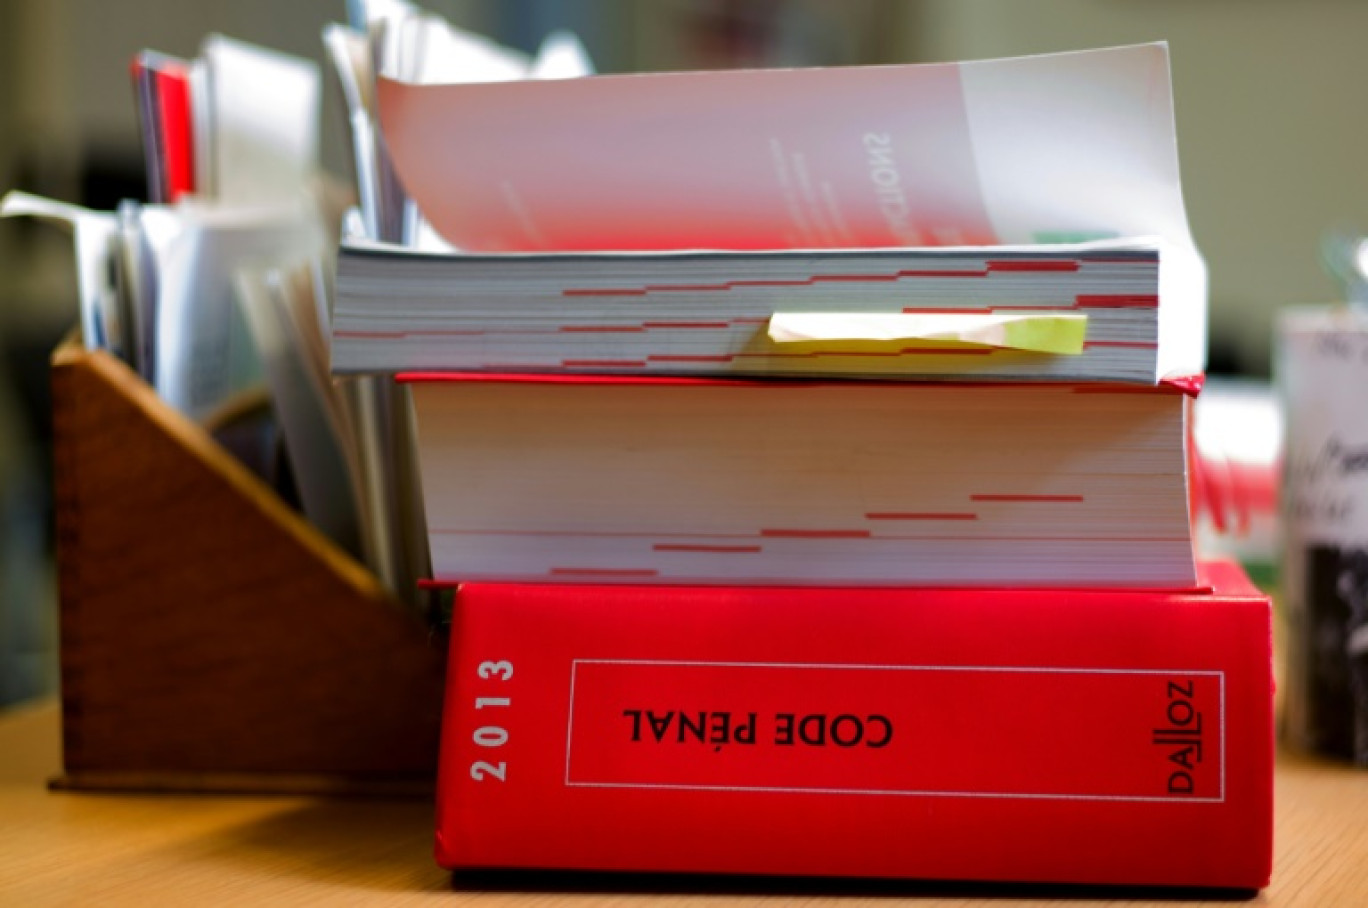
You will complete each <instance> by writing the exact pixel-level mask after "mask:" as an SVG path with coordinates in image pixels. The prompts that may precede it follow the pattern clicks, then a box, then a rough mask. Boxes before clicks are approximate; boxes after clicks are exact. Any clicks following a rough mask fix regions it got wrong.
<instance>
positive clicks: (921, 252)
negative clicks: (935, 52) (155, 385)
mask: <svg viewBox="0 0 1368 908" xmlns="http://www.w3.org/2000/svg"><path fill="white" fill-rule="evenodd" d="M1167 72H1168V70H1167V52H1166V49H1165V48H1164V47H1163V46H1162V45H1151V46H1143V47H1133V48H1122V49H1117V50H1112V51H1103V52H1088V53H1081V54H1065V55H1058V56H1052V57H1043V58H1025V59H1017V60H1006V61H987V62H982V63H973V64H948V65H936V66H915V67H879V68H874V69H855V70H815V71H804V70H792V71H782V72H758V73H712V74H693V75H659V76H630V77H595V78H588V79H578V80H567V81H564V82H544V83H537V84H533V83H524V82H510V83H501V84H491V85H450V86H415V85H406V84H403V83H398V82H391V81H388V80H383V79H382V80H381V81H380V85H379V87H378V96H379V98H380V105H381V111H380V112H381V119H382V122H383V124H384V129H385V140H386V143H387V146H388V148H389V151H390V153H391V155H392V156H393V160H394V163H395V166H396V169H397V171H398V173H399V176H400V177H401V179H402V180H403V182H404V184H405V186H406V188H407V189H408V190H409V192H410V193H411V194H412V196H413V197H414V198H415V200H416V201H417V202H418V205H419V207H420V208H421V209H422V211H423V214H424V216H425V217H426V218H427V219H428V220H429V221H430V222H431V223H432V225H433V226H434V227H435V228H436V229H438V230H439V231H441V233H442V235H443V236H444V237H445V238H446V239H447V240H448V241H450V242H452V243H457V244H460V246H461V250H460V251H455V250H450V251H439V252H433V251H428V252H414V251H404V250H399V249H397V248H394V247H387V246H384V245H381V244H376V243H368V242H352V243H345V244H344V246H343V249H342V252H341V256H340V263H339V276H338V295H337V305H336V310H335V312H334V319H333V356H334V362H333V365H334V369H335V370H338V371H344V372H345V371H392V372H399V373H403V374H402V375H401V379H402V380H405V381H408V382H410V383H411V384H412V386H413V399H414V404H415V408H416V413H417V423H418V430H419V455H420V460H421V467H422V476H423V487H424V499H425V507H426V513H427V520H428V529H429V539H430V545H431V552H432V563H433V568H434V575H435V582H436V583H438V584H445V585H451V586H454V587H455V588H456V593H455V597H454V600H455V602H454V610H453V617H452V629H451V631H452V642H451V647H452V648H451V661H450V668H449V671H450V682H449V683H450V687H449V690H448V696H447V701H446V706H445V722H444V730H443V754H442V776H441V782H440V792H439V797H438V829H437V856H438V859H439V861H440V862H441V863H442V864H443V865H444V866H447V867H452V868H477V867H478V868H547V869H580V870H633V871H640V870H649V871H686V872H717V873H748V874H756V873H759V874H804V875H833V876H843V875H858V876H872V877H903V878H907V877H911V878H928V879H968V880H997V881H1043V882H1062V883H1107V884H1141V885H1170V886H1214V887H1233V888H1242V889H1253V888H1258V887H1261V886H1263V885H1264V884H1265V883H1266V882H1267V880H1268V875H1269V871H1270V864H1271V817H1272V740H1273V735H1272V696H1271V685H1272V677H1271V658H1270V652H1271V648H1270V611H1269V603H1268V600H1267V599H1266V598H1265V597H1264V596H1262V595H1261V594H1260V593H1258V591H1257V590H1255V589H1254V588H1253V587H1252V586H1251V585H1250V584H1249V583H1248V581H1247V580H1246V579H1245V578H1244V577H1243V575H1242V574H1241V573H1240V572H1239V570H1238V568H1236V567H1234V566H1233V565H1228V564H1204V563H1201V562H1200V561H1198V560H1197V559H1196V558H1195V556H1194V549H1193V539H1192V533H1191V523H1190V515H1189V498H1190V496H1189V486H1190V481H1189V480H1190V477H1189V471H1190V464H1189V461H1188V438H1189V427H1188V417H1189V413H1190V411H1191V397H1192V395H1193V394H1195V393H1196V391H1197V389H1198V387H1199V385H1200V382H1199V380H1198V379H1196V378H1195V376H1197V375H1198V374H1199V373H1200V367H1201V361H1200V350H1201V346H1202V331H1203V324H1202V314H1203V306H1204V296H1205V286H1204V278H1203V272H1202V270H1201V266H1200V259H1199V258H1198V257H1197V256H1196V253H1195V252H1194V251H1193V250H1192V247H1191V241H1190V237H1189V236H1188V234H1187V227H1186V220H1185V216H1184V215H1183V212H1182V202H1181V194H1180V192H1179V189H1178V181H1177V161H1176V151H1175V146H1174V143H1173V136H1172V111H1171V101H1170V93H1169V87H1168V82H1167ZM646 120H649V124H645V121H646ZM647 125H649V128H650V129H651V130H652V131H651V133H650V135H648V136H639V135H637V132H638V130H641V129H645V128H647ZM932 127H934V128H932ZM537 136H541V139H540V140H537ZM548 137H550V138H548ZM733 164H734V166H732V165H733ZM605 170H607V171H611V172H612V175H613V177H612V179H611V180H607V179H605V178H604V176H603V173H602V172H603V171H605ZM966 171H967V172H966ZM1063 240H1068V241H1069V242H1059V241H1063ZM913 247H915V248H913ZM605 250H611V251H605ZM661 250H665V251H661ZM1194 351H1196V352H1195V354H1194Z"/></svg>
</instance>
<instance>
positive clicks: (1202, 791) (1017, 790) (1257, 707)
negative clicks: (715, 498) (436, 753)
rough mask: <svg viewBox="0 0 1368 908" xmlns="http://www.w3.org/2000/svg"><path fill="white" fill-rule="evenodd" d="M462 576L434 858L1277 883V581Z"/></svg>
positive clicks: (471, 863)
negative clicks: (1260, 587)
mask: <svg viewBox="0 0 1368 908" xmlns="http://www.w3.org/2000/svg"><path fill="white" fill-rule="evenodd" d="M1202 577H1203V581H1204V583H1205V584H1206V585H1207V588H1206V589H1205V590H1203V591H1200V592H1185V593H1174V592H1140V591H1127V592H1117V591H1080V590H1061V591H1044V590H1033V591H1012V590H965V589H945V590H934V589H915V590H914V589H904V590H886V589H885V590H875V589H814V588H778V587H775V588H754V589H743V588H735V587H707V588H705V587H650V588H642V587H623V586H612V587H592V586H557V585H498V584H469V585H465V586H461V587H460V588H459V589H458V590H457V593H456V597H455V606H454V612H453V618H452V649H451V653H452V658H451V660H450V663H449V668H448V671H449V682H448V685H449V686H448V691H447V699H446V706H445V719H444V725H443V741H442V755H441V774H440V779H439V786H438V810H437V846H436V853H437V860H438V862H439V863H440V864H442V865H443V866H444V867H447V868H451V869H457V868H540V869H562V870H564V869H574V870H610V871H611V870H621V871H668V872H706V873H746V874H802V875H822V876H867V877H899V878H924V879H953V880H993V881H1018V882H1057V883H1084V884H1126V885H1163V886H1211V887H1229V888H1241V889H1254V888H1260V887H1262V886H1264V885H1266V884H1267V882H1268V879H1269V874H1270V869H1271V864H1272V821H1273V675H1272V644H1271V615H1270V611H1271V610H1270V603H1269V600H1268V599H1267V598H1266V597H1265V596H1263V595H1262V594H1260V593H1259V592H1258V591H1257V590H1256V589H1255V588H1254V587H1253V586H1251V585H1250V583H1249V582H1248V580H1246V579H1245V577H1244V576H1243V574H1241V572H1240V571H1239V569H1238V568H1237V567H1235V566H1234V565H1230V564H1208V565H1204V566H1203V572H1202Z"/></svg>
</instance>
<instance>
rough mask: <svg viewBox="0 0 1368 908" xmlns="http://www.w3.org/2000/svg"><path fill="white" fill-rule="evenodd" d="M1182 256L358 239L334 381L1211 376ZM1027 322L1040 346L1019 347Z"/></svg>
mask: <svg viewBox="0 0 1368 908" xmlns="http://www.w3.org/2000/svg"><path fill="white" fill-rule="evenodd" d="M1170 254H1172V255H1174V256H1175V257H1176V259H1175V261H1173V262H1171V261H1170V260H1169V258H1168V255H1170ZM1182 255H1183V253H1182V252H1181V251H1180V250H1176V249H1173V248H1172V247H1166V246H1164V245H1163V244H1161V243H1158V242H1156V241H1153V240H1150V241H1145V240H1138V241H1133V242H1107V243H1093V244H1082V245H1056V246H1034V247H972V248H969V247H957V248H944V249H937V248H919V249H878V250H871V249H862V250H852V249H814V250H787V251H773V252H738V251H723V252H718V251H714V252H702V251H690V252H655V253H650V252H602V253H566V252H553V253H525V254H511V253H507V254H474V253H429V252H417V251H412V250H407V249H404V248H402V247H399V246H392V245H382V244H374V243H361V242H353V243H344V244H343V246H342V250H341V255H340V258H339V261H338V289H337V303H336V307H335V310H334V314H333V319H334V320H333V334H332V337H333V347H332V349H333V368H334V369H335V370H337V371H342V372H354V371H359V372H395V371H408V370H420V371H428V370H431V371H438V370H457V371H486V372H536V373H575V372H606V373H618V374H628V375H630V374H735V375H809V374H819V375H833V376H846V377H852V376H853V377H869V376H885V377H900V378H919V379H929V378H946V377H954V378H973V379H975V380H980V379H996V380H1023V379H1026V380H1031V379H1039V380H1060V381H1125V382H1137V383H1143V384H1155V383H1156V382H1157V381H1159V380H1160V379H1162V378H1163V377H1165V376H1166V375H1171V374H1175V373H1177V374H1181V373H1191V372H1193V371H1197V370H1199V369H1200V362H1198V361H1194V360H1192V359H1191V358H1190V357H1187V356H1186V354H1185V353H1184V348H1185V346H1186V345H1184V344H1177V345H1175V343H1174V342H1173V341H1172V339H1171V335H1173V334H1174V333H1175V332H1178V333H1182V332H1184V331H1185V332H1186V333H1187V334H1191V333H1192V332H1194V331H1197V330H1199V329H1198V328H1197V327H1196V326H1195V325H1194V319H1198V320H1199V319H1200V315H1201V311H1202V296H1201V291H1202V284H1201V282H1200V280H1195V281H1194V280H1189V281H1187V282H1182V281H1170V282H1169V286H1168V287H1167V288H1166V289H1167V291H1168V292H1167V293H1161V288H1160V283H1161V281H1160V273H1161V269H1168V268H1175V269H1177V268H1182V267H1185V266H1189V267H1190V265H1191V262H1190V261H1183V260H1182ZM1175 262H1176V263H1175ZM1199 273H1200V272H1198V274H1199ZM871 318H877V319H880V320H882V321H881V323H880V324H878V325H877V326H876V325H874V324H873V323H872V322H871V321H870V320H871ZM1014 324H1018V325H1027V326H1030V327H1031V328H1032V329H1037V330H1033V331H1031V332H1026V333H1023V334H1021V335H1019V336H1013V335H1012V334H1011V330H1012V329H1011V328H1010V327H1008V326H1010V325H1014ZM789 325H796V326H797V333H795V332H794V331H792V330H790V331H789V332H788V333H787V334H783V333H781V332H783V331H784V329H785V328H786V327H787V326H789ZM1042 325H1044V326H1045V327H1046V329H1047V331H1046V332H1044V333H1042V332H1041V331H1040V330H1038V329H1039V328H1040V327H1041V326H1042ZM1061 325H1062V326H1063V327H1064V328H1065V330H1067V329H1069V328H1070V327H1076V329H1077V343H1076V344H1074V346H1073V347H1072V348H1065V347H1061V346H1058V345H1055V344H1054V339H1055V338H1056V337H1057V336H1058V334H1057V333H1056V334H1050V333H1048V331H1049V329H1051V328H1053V327H1058V326H1061ZM995 328H996V329H998V334H997V335H995V336H994V335H992V334H990V333H989V332H991V331H992V330H993V329H995ZM975 332H977V333H975ZM1165 333H1167V334H1169V335H1170V337H1169V338H1166V337H1164V335H1165ZM1066 342H1067V339H1066Z"/></svg>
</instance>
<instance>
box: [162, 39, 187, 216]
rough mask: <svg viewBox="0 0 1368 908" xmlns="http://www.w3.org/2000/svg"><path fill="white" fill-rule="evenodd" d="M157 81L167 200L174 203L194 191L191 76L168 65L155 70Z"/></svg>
mask: <svg viewBox="0 0 1368 908" xmlns="http://www.w3.org/2000/svg"><path fill="white" fill-rule="evenodd" d="M156 78H157V99H158V104H159V109H158V114H159V118H160V123H161V130H162V134H161V139H162V151H163V154H164V155H165V160H164V161H163V166H164V168H165V174H166V191H167V198H168V200H169V201H173V202H174V201H176V200H177V199H179V198H180V197H181V196H183V195H187V194H192V193H194V191H195V145H194V136H193V135H192V133H191V128H192V123H193V119H194V118H193V116H192V114H191V111H190V73H189V72H188V70H187V69H186V67H184V66H180V65H175V64H167V65H165V66H163V67H162V68H160V69H158V70H157V77H156Z"/></svg>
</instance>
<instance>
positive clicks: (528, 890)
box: [0, 704, 1368, 908]
mask: <svg viewBox="0 0 1368 908" xmlns="http://www.w3.org/2000/svg"><path fill="white" fill-rule="evenodd" d="M58 748H59V743H58V713H57V707H56V706H55V705H54V704H42V705H39V706H35V707H28V708H24V709H20V710H17V711H13V712H10V713H6V714H0V905H16V906H17V905H24V906H29V905H47V904H63V905H66V904H98V905H122V904H137V905H145V904H173V905H174V904H195V905H218V904H262V903H271V902H278V903H286V904H305V903H327V904H335V903H341V904H348V905H351V904H376V905H410V904H419V903H428V904H441V905H448V906H449V905H462V906H466V905H473V904H477V903H478V904H479V905H481V906H486V905H488V906H504V905H509V906H513V905H517V906H528V908H532V906H536V908H571V906H609V905H612V906H623V908H629V906H631V905H633V904H635V903H639V902H640V903H644V902H646V901H647V899H646V898H645V897H644V895H643V894H644V893H652V895H651V898H650V905H651V906H653V908H680V906H695V905H697V906H704V905H707V906H716V905H717V904H718V903H719V901H721V900H723V899H725V900H726V901H727V902H728V903H729V904H743V903H744V904H752V905H760V904H761V903H762V902H769V903H771V904H772V903H773V902H774V901H775V898H773V897H772V896H770V895H769V893H771V892H774V893H777V894H778V895H779V896H780V898H781V899H782V900H783V901H784V902H787V901H789V900H790V898H791V899H792V900H794V901H797V900H798V899H799V898H801V899H802V901H804V902H810V901H811V900H812V899H811V896H813V895H816V894H822V895H831V896H837V897H840V896H843V897H844V898H841V899H840V900H842V901H846V900H854V899H855V898H857V897H858V898H860V899H861V900H863V901H865V902H866V903H877V904H879V905H880V906H882V905H884V904H886V903H887V902H889V901H891V897H894V896H909V897H916V898H917V899H918V901H917V904H918V905H919V906H926V905H930V906H936V905H966V904H978V905H985V904H991V905H993V906H1004V905H1007V904H1050V903H1053V904H1066V905H1069V906H1071V908H1083V906H1085V905H1088V904H1094V903H1102V902H1105V903H1107V904H1116V901H1117V899H1118V898H1125V899H1126V900H1127V901H1128V903H1133V904H1141V903H1143V901H1144V900H1145V898H1146V896H1147V895H1148V896H1154V895H1156V894H1155V893H1144V892H1139V893H1131V892H1115V891H1106V892H1079V891H1077V890H1071V889H1064V890H1058V889H1055V890H1051V889H1040V888H1027V889H1022V888H1021V887H1015V888H1004V887H984V886H946V885H924V884H923V885H917V884H910V885H906V886H903V885H897V886H893V887H890V886H888V885H885V884H879V885H877V886H874V885H870V884H858V883H857V884H851V886H849V887H848V888H846V887H841V886H836V887H833V886H832V885H831V884H819V886H820V889H819V888H818V886H814V885H813V884H808V883H805V882H804V881H801V880H797V881H756V882H750V881H741V882H739V883H738V882H734V881H717V880H713V881H711V882H709V881H702V882H700V881H694V880H687V879H685V880H678V879H676V880H671V879H660V878H653V877H631V878H627V879H623V878H620V877H619V878H612V877H607V878H605V877H594V876H590V877H587V878H586V877H576V876H564V875H562V876H559V877H549V878H548V877H539V876H537V875H529V874H523V875H516V874H505V875H498V876H496V877H488V876H484V877H473V878H466V877H461V878H458V879H456V880H455V881H454V882H453V879H452V877H451V875H450V874H447V873H444V872H443V871H442V870H440V869H439V868H438V867H437V866H436V865H435V864H433V862H432V857H431V838H432V829H431V827H432V808H431V805H430V804H428V803H426V802H422V801H407V802H406V801H365V800H350V801H340V800H326V799H320V798H300V797H273V798H261V797H251V798H247V797H182V796H142V797H137V796H127V795H92V794H71V793H61V792H49V791H47V790H46V788H45V786H44V780H45V779H47V778H49V777H51V776H52V775H54V774H55V773H56V772H57V770H58V768H59V765H60V753H59V749H58ZM1019 896H1024V898H1021V899H1018V897H1019ZM1093 896H1097V897H1098V901H1097V902H1094V901H1093V899H1092V897H1093ZM1134 898H1138V899H1139V901H1136V902H1130V900H1131V899H1134ZM824 900H825V899H824ZM836 900H837V899H836V898H832V899H829V901H836ZM1157 903H1158V904H1163V905H1166V906H1173V905H1177V904H1184V902H1181V901H1174V900H1172V899H1167V900H1164V901H1162V902H1157ZM1257 903H1258V904H1264V905H1270V906H1291V905H1305V906H1315V908H1325V906H1337V905H1368V771H1359V770H1354V769H1350V768H1346V767H1341V766H1334V765H1330V764H1325V763H1321V762H1317V761H1313V760H1308V759H1305V758H1301V757H1284V758H1282V759H1281V762H1280V764H1279V766H1278V778H1277V861H1276V866H1275V869H1274V873H1273V885H1272V886H1271V887H1270V888H1269V889H1268V890H1267V891H1266V892H1265V893H1263V894H1262V895H1261V896H1260V897H1259V900H1258V902H1257Z"/></svg>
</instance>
